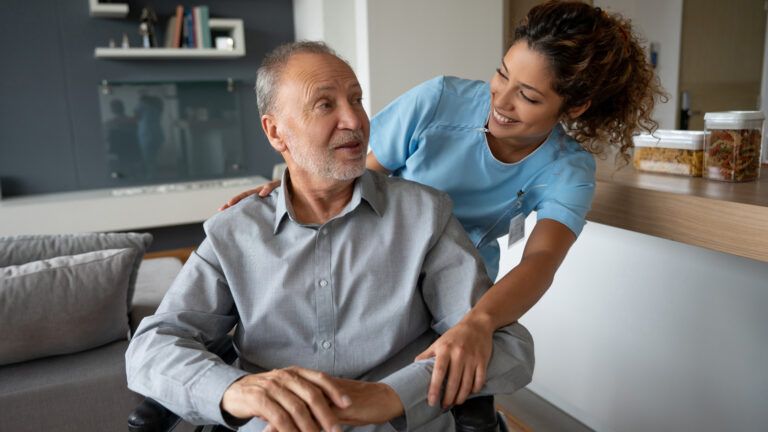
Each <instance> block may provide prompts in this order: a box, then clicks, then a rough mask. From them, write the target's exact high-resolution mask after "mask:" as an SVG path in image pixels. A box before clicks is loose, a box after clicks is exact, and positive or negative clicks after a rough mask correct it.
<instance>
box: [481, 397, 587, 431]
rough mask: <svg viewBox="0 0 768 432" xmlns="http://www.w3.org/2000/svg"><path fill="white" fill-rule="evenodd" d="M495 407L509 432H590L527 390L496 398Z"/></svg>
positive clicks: (578, 422)
mask: <svg viewBox="0 0 768 432" xmlns="http://www.w3.org/2000/svg"><path fill="white" fill-rule="evenodd" d="M496 406H497V407H498V408H499V409H500V410H501V412H502V413H504V415H505V416H506V417H507V423H508V424H509V430H510V432H550V431H551V432H592V429H590V428H589V427H587V426H585V425H584V424H583V423H581V422H580V421H578V420H576V419H575V418H573V417H571V416H570V415H568V414H567V413H566V412H564V411H562V410H561V409H559V408H557V407H556V406H554V405H552V404H550V403H549V402H547V401H546V400H544V399H543V398H542V397H540V396H539V395H537V394H536V393H534V392H532V391H530V390H528V389H522V390H520V391H518V392H516V393H515V394H513V395H503V396H496Z"/></svg>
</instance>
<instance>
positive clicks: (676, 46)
mask: <svg viewBox="0 0 768 432" xmlns="http://www.w3.org/2000/svg"><path fill="white" fill-rule="evenodd" d="M594 4H595V6H599V7H601V8H603V9H606V10H609V11H612V12H618V13H621V14H623V15H624V16H627V17H630V18H631V19H632V25H633V27H634V28H635V30H636V31H637V32H638V33H639V34H640V35H642V36H643V38H644V39H645V40H646V41H647V43H648V44H650V43H651V42H655V43H657V44H658V46H659V61H658V66H657V68H656V71H657V73H658V75H659V79H660V81H661V85H662V86H663V87H664V89H665V90H666V91H667V93H669V102H667V103H665V104H659V105H658V106H657V107H656V109H655V110H654V119H655V120H656V121H658V122H659V128H661V129H675V128H676V127H675V125H676V119H677V116H678V112H677V109H678V98H679V93H680V91H679V80H680V40H681V32H682V23H683V0H643V1H638V0H595V1H594Z"/></svg>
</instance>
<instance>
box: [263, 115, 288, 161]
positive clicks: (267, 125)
mask: <svg viewBox="0 0 768 432" xmlns="http://www.w3.org/2000/svg"><path fill="white" fill-rule="evenodd" d="M261 128H262V129H263V130H264V134H265V135H266V136H267V139H268V140H269V143H270V144H271V145H272V148H273V149H275V151H277V152H278V153H282V152H284V151H285V150H286V149H287V147H286V146H285V141H284V140H283V136H282V134H281V133H280V131H279V130H278V127H277V119H276V118H275V117H274V116H273V115H272V114H264V115H263V116H261Z"/></svg>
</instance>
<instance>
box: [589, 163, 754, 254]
mask: <svg viewBox="0 0 768 432" xmlns="http://www.w3.org/2000/svg"><path fill="white" fill-rule="evenodd" d="M587 219H588V220H590V221H593V222H598V223H601V224H605V225H610V226H614V227H617V228H623V229H628V230H632V231H637V232H640V233H643V234H649V235H653V236H657V237H662V238H666V239H670V240H675V241H679V242H683V243H687V244H691V245H695V246H701V247H705V248H708V249H713V250H716V251H721V252H726V253H730V254H734V255H738V256H742V257H746V258H751V259H755V260H759V261H764V262H768V169H767V168H765V167H763V173H762V178H761V179H760V180H759V181H757V182H749V183H726V182H719V181H714V180H705V179H702V178H689V177H682V176H674V175H664V174H647V173H639V172H637V171H635V169H634V168H633V167H632V166H631V165H629V166H626V167H624V168H622V169H620V170H618V171H617V170H616V169H615V166H614V164H613V162H612V161H598V168H597V185H596V190H595V199H594V202H593V203H592V210H591V211H590V212H589V214H588V215H587Z"/></svg>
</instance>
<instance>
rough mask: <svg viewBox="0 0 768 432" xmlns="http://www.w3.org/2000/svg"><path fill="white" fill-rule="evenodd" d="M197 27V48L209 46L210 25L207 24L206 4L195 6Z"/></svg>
mask: <svg viewBox="0 0 768 432" xmlns="http://www.w3.org/2000/svg"><path fill="white" fill-rule="evenodd" d="M195 9H196V10H197V18H198V28H199V29H200V32H199V33H198V35H199V36H200V38H199V39H198V44H197V47H198V48H211V27H210V25H209V22H208V20H209V13H208V6H197V7H196V8H195Z"/></svg>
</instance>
